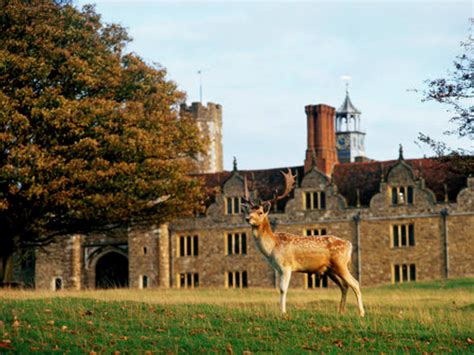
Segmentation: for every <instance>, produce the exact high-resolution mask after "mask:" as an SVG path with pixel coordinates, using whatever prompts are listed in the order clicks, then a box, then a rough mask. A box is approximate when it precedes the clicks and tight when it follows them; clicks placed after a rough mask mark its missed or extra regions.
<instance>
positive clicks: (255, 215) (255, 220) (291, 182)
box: [242, 169, 296, 227]
mask: <svg viewBox="0 0 474 355" xmlns="http://www.w3.org/2000/svg"><path fill="white" fill-rule="evenodd" d="M281 173H282V175H283V177H284V178H285V190H284V191H283V193H282V194H281V195H280V194H278V190H275V192H274V194H273V198H272V199H271V200H267V201H261V202H258V203H254V202H253V201H252V199H251V198H250V194H249V191H248V188H247V184H246V183H245V197H243V198H242V202H243V203H242V206H243V208H244V212H245V214H246V217H245V219H246V221H247V222H248V223H249V224H250V225H251V226H253V227H258V226H259V225H261V224H262V223H263V221H264V220H265V218H266V217H267V216H268V213H269V212H270V209H271V207H272V205H274V204H275V203H276V202H277V201H279V200H281V199H283V198H285V197H286V196H288V195H289V194H290V192H291V190H293V188H294V186H295V178H296V175H293V174H292V173H291V170H290V169H288V172H286V173H285V172H283V171H282V172H281Z"/></svg>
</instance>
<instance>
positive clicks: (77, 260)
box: [71, 235, 82, 290]
mask: <svg viewBox="0 0 474 355" xmlns="http://www.w3.org/2000/svg"><path fill="white" fill-rule="evenodd" d="M81 241H82V237H81V236H80V235H73V236H72V237H71V264H72V265H71V288H72V289H74V290H80V289H81V286H82V283H81V270H82V267H81V266H82V265H81Z"/></svg>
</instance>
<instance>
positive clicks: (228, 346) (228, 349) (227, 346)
mask: <svg viewBox="0 0 474 355" xmlns="http://www.w3.org/2000/svg"><path fill="white" fill-rule="evenodd" d="M225 350H226V352H227V354H229V355H232V354H234V350H233V349H232V345H230V344H227V345H226V347H225Z"/></svg>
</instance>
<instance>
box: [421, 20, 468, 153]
mask: <svg viewBox="0 0 474 355" xmlns="http://www.w3.org/2000/svg"><path fill="white" fill-rule="evenodd" d="M471 28H474V20H473V19H471ZM461 48H462V54H460V55H458V56H457V57H456V59H455V60H454V68H453V69H452V71H450V72H448V74H447V75H446V77H444V78H438V79H431V80H427V81H426V84H427V89H426V90H424V92H423V101H436V102H439V103H441V104H444V105H446V106H447V107H448V111H449V112H450V113H451V114H452V117H451V119H450V121H451V122H452V123H454V124H455V129H453V130H451V131H447V132H445V134H454V135H456V136H458V137H460V138H461V137H466V138H468V139H470V140H473V139H474V104H473V102H474V37H473V36H472V34H471V35H470V36H469V37H468V39H467V40H466V41H464V42H462V43H461ZM418 139H419V140H420V141H421V142H423V143H425V144H427V145H429V146H430V147H431V148H432V149H433V150H434V152H435V153H436V154H437V155H438V156H443V155H446V154H449V153H451V155H453V154H454V155H456V154H458V155H459V154H460V155H465V154H473V152H469V151H465V150H463V149H450V148H449V147H448V146H447V145H446V144H445V143H444V142H442V141H436V140H435V139H433V138H432V137H430V136H428V135H426V134H424V133H420V134H419V137H418Z"/></svg>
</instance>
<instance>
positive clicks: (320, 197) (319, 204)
mask: <svg viewBox="0 0 474 355" xmlns="http://www.w3.org/2000/svg"><path fill="white" fill-rule="evenodd" d="M303 208H304V209H305V210H324V209H326V193H325V192H324V191H311V192H304V193H303Z"/></svg>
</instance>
